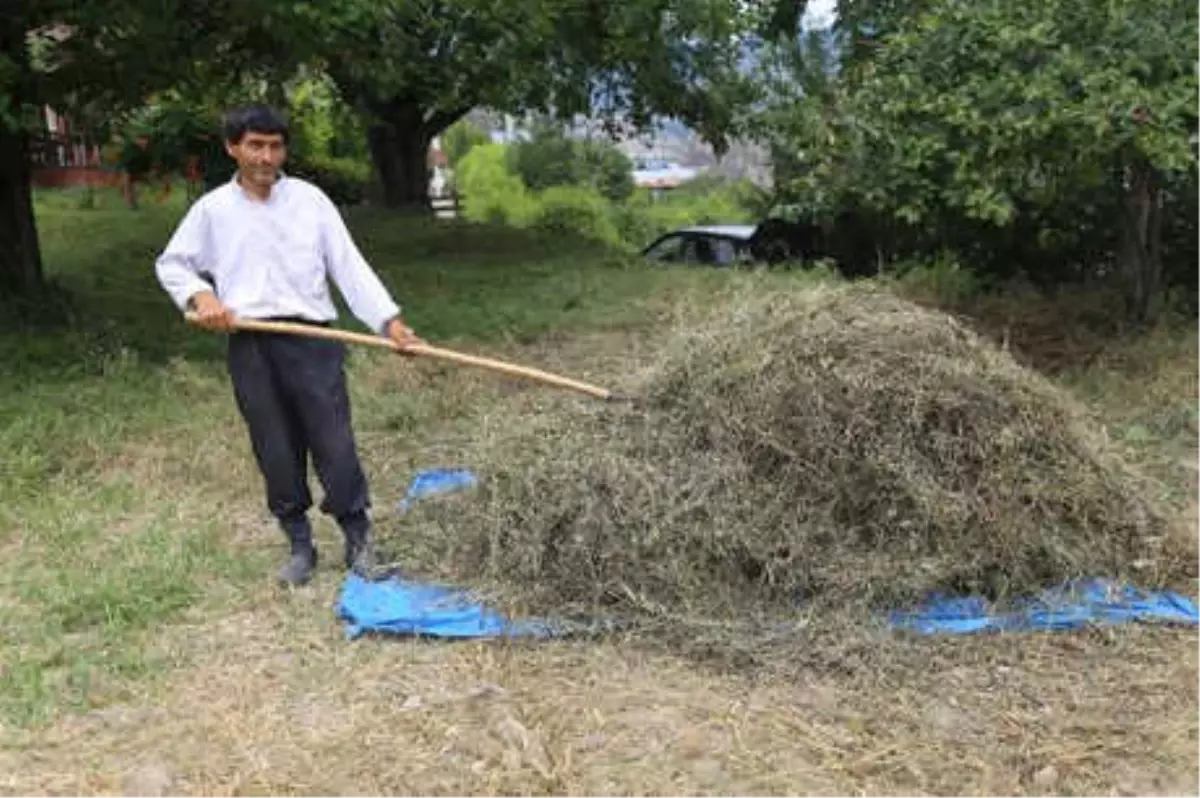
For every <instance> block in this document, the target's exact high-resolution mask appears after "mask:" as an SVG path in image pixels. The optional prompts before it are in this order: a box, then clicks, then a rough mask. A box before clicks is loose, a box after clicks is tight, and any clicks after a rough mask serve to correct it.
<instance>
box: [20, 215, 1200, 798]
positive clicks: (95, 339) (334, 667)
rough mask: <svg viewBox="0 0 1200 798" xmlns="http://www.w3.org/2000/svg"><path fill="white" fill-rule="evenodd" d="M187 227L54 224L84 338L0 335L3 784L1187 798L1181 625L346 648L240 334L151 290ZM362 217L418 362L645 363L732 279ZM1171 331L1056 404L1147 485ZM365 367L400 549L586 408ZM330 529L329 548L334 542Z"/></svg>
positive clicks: (357, 220) (1189, 680) (1191, 703)
mask: <svg viewBox="0 0 1200 798" xmlns="http://www.w3.org/2000/svg"><path fill="white" fill-rule="evenodd" d="M179 213H180V207H179V205H178V204H174V205H168V206H167V207H156V206H154V205H153V204H151V203H150V202H146V204H145V206H144V208H143V209H142V210H140V211H137V212H130V211H128V210H125V209H122V208H119V207H105V208H102V209H100V210H94V211H80V210H77V209H74V208H72V207H70V206H69V205H68V206H63V205H62V204H61V203H60V204H59V205H58V206H57V207H50V204H48V203H47V204H43V205H42V206H41V207H40V208H39V223H40V225H41V229H42V235H43V247H44V249H45V253H46V259H47V264H48V267H49V271H50V273H51V275H52V277H54V278H55V279H56V280H58V281H60V282H61V283H62V284H63V285H64V286H65V287H66V288H67V289H69V291H70V292H71V294H72V297H73V303H74V307H75V308H76V310H77V313H78V318H77V322H76V323H75V324H74V325H73V326H71V327H68V328H56V327H52V326H42V327H39V328H34V327H33V326H32V325H30V326H26V327H23V328H18V329H14V330H10V331H6V332H3V333H0V356H3V357H4V358H5V361H6V364H12V367H11V368H8V369H6V371H5V374H4V376H3V377H0V446H3V447H4V451H5V452H6V454H7V456H6V458H4V460H3V473H2V474H0V522H2V523H3V527H2V529H0V549H3V551H4V553H5V555H6V556H5V557H3V558H0V611H2V612H3V616H4V618H5V619H6V623H5V624H4V626H3V635H4V639H3V648H2V649H0V732H3V744H2V745H0V774H5V775H3V776H0V789H3V790H4V791H5V792H14V791H17V790H20V791H24V792H34V793H38V792H43V793H44V792H63V791H71V792H79V791H83V792H89V791H99V792H115V791H120V790H126V791H128V790H135V791H138V792H155V791H159V790H172V791H173V792H175V793H202V792H228V793H233V792H239V791H240V792H247V791H253V792H263V791H268V790H269V791H271V792H278V793H288V792H300V793H303V792H308V793H311V792H363V791H368V790H369V791H375V792H398V791H408V792H431V793H440V792H447V793H448V792H455V793H487V792H497V791H504V792H528V793H546V792H588V793H600V792H605V793H617V792H638V793H654V792H675V793H683V792H686V793H707V794H719V793H725V794H729V793H738V792H765V793H778V792H792V793H797V792H800V793H803V792H825V791H838V792H850V791H870V792H892V791H903V792H930V791H936V792H953V791H959V792H961V793H974V792H993V793H997V792H998V793H1018V792H1021V793H1028V792H1036V793H1046V792H1089V793H1099V792H1113V791H1117V792H1128V793H1144V792H1169V793H1187V792H1194V791H1195V788H1196V782H1197V761H1196V756H1195V746H1196V737H1197V730H1196V727H1197V719H1196V714H1197V713H1196V705H1197V697H1196V690H1195V685H1196V678H1197V670H1196V668H1197V663H1196V643H1195V634H1194V632H1192V631H1161V632H1159V631H1153V630H1151V631H1142V630H1136V629H1129V630H1115V631H1112V632H1094V633H1086V634H1080V635H1064V636H1060V637H1054V638H1039V637H1030V638H1026V639H1024V640H1022V641H1021V642H1020V643H1019V644H1014V643H1013V641H1010V640H998V641H971V642H957V641H955V642H949V643H942V644H938V645H937V646H936V652H933V650H932V648H931V649H923V648H922V649H920V650H917V649H909V650H907V651H908V653H907V655H905V650H902V649H897V651H896V654H897V657H898V659H897V665H896V667H894V668H893V669H891V670H890V671H888V672H884V673H877V674H867V673H861V672H836V671H833V672H828V673H814V674H812V679H811V680H810V681H809V682H808V683H805V684H786V685H785V684H756V683H752V682H749V681H747V680H744V679H740V678H738V677H732V676H722V675H718V674H713V673H709V672H705V671H700V670H697V669H696V668H694V667H693V666H691V665H688V664H687V663H682V662H679V661H677V660H674V659H672V658H669V657H664V656H658V655H649V654H644V653H640V652H638V651H637V650H630V649H627V648H622V647H621V646H620V645H619V644H617V643H615V642H614V643H606V644H603V645H592V644H570V645H565V646H560V645H557V644H556V645H554V646H550V647H547V648H545V649H542V648H537V647H533V648H530V647H522V646H517V647H513V648H508V647H496V646H490V645H487V644H469V645H467V646H464V647H446V646H439V645H429V644H417V643H400V644H395V645H390V644H386V643H382V644H381V643H377V642H366V643H365V644H363V643H359V644H355V645H349V644H347V643H346V642H345V641H344V640H343V639H342V636H341V630H340V628H339V627H338V626H337V624H336V622H335V620H334V618H333V611H332V606H331V605H332V602H333V600H334V595H335V592H336V589H337V584H338V574H337V573H336V572H335V571H333V570H329V569H323V570H322V571H321V573H320V574H319V576H318V579H317V581H316V583H315V584H314V586H313V587H311V588H309V589H307V590H305V591H300V592H298V593H296V594H295V595H287V594H283V593H280V592H277V591H276V590H274V588H273V585H271V584H270V573H271V571H272V570H273V568H274V567H275V565H276V564H277V561H278V558H279V555H280V554H281V553H282V547H281V542H282V539H281V537H279V535H278V533H277V532H276V531H275V529H274V527H273V525H272V524H271V523H270V521H269V519H268V518H267V516H266V515H265V512H264V511H263V508H262V501H261V497H260V488H259V482H258V475H257V473H256V472H255V470H254V466H253V463H252V461H251V459H250V454H249V446H248V443H247V441H246V438H245V433H244V430H243V429H242V427H241V424H240V421H239V420H238V418H237V415H236V410H235V409H234V407H233V404H232V400H231V397H230V395H229V389H228V385H227V380H226V377H225V375H224V368H223V363H222V361H221V351H222V350H221V343H220V340H219V339H217V338H216V337H215V336H208V335H206V334H203V333H198V332H195V331H192V330H189V329H187V328H185V327H184V326H183V325H182V324H181V322H180V320H179V317H178V314H177V313H176V312H175V311H174V309H173V308H172V307H170V306H169V304H168V303H167V301H166V299H165V296H164V295H162V294H161V292H160V291H159V289H158V287H157V284H156V283H155V282H154V276H153V267H152V264H153V257H154V255H155V254H156V252H157V251H158V249H159V248H160V247H161V246H162V243H163V242H164V241H165V240H166V236H167V235H169V232H170V229H171V226H172V224H173V222H174V220H175V219H177V218H178V215H179ZM350 221H351V227H352V229H353V230H354V232H355V234H356V237H357V238H358V240H359V242H360V244H361V245H362V248H363V250H364V252H365V254H366V255H367V257H368V258H369V259H370V260H371V261H372V263H374V264H375V265H376V266H377V267H378V268H379V270H380V272H381V273H382V274H383V276H384V279H385V281H386V282H387V283H388V284H389V285H391V286H392V287H393V288H394V290H395V291H396V294H397V297H398V299H399V300H400V301H401V303H402V304H404V305H405V307H406V308H407V309H408V311H409V318H410V320H411V321H412V323H413V324H414V326H415V327H417V329H418V330H419V331H420V332H421V333H423V334H424V335H426V336H427V337H429V338H430V339H431V340H433V341H436V342H444V343H452V344H456V345H459V346H462V347H463V348H466V349H469V350H471V351H478V352H491V353H498V354H503V355H506V356H511V357H512V358H513V359H518V360H523V361H525V362H529V363H530V364H532V365H542V366H546V367H548V368H552V369H555V370H560V371H563V372H565V373H568V374H572V375H575V376H579V377H582V378H585V379H590V380H592V381H596V382H601V383H604V382H607V381H608V380H610V379H618V378H620V375H621V374H622V372H623V370H624V369H627V368H630V367H632V366H633V365H636V363H637V362H638V361H639V360H640V359H642V357H643V356H644V355H645V353H646V351H647V349H648V348H650V347H653V346H654V341H653V337H652V333H653V329H654V325H655V323H656V320H657V318H658V316H659V315H660V314H662V313H665V312H667V310H668V308H669V307H670V306H671V304H672V303H673V302H674V301H676V300H678V299H681V298H683V297H684V296H685V295H686V296H689V297H692V298H693V299H694V300H695V301H699V302H703V301H705V299H706V298H707V297H711V296H714V295H716V294H717V293H720V291H719V289H721V288H722V287H724V286H727V285H729V284H730V283H731V282H737V281H738V280H740V279H741V278H740V277H739V276H737V275H731V274H727V273H723V272H718V271H686V270H678V269H674V270H649V269H644V268H640V267H638V266H636V265H634V264H630V263H628V262H626V261H624V260H622V259H620V258H618V257H616V256H615V255H608V254H606V253H603V252H596V251H595V250H594V248H593V247H592V245H586V244H581V243H579V242H574V243H564V242H558V241H550V240H537V239H534V238H530V237H529V236H527V235H526V234H522V233H517V232H514V231H506V230H495V229H484V228H472V227H467V226H444V225H432V224H430V225H426V224H421V223H416V222H413V221H404V222H399V223H397V222H396V221H395V220H393V219H392V218H391V217H389V216H387V215H385V214H383V213H380V212H363V213H355V214H352V215H351V218H350ZM771 279H780V280H791V279H803V278H802V277H797V276H795V275H791V276H786V275H781V276H779V277H777V278H776V277H773V278H771ZM344 324H345V326H348V327H354V328H356V327H357V325H356V323H355V322H354V321H353V320H350V319H348V318H347V319H345V320H344ZM1158 335H1159V336H1160V337H1159V338H1143V339H1139V340H1136V341H1132V340H1131V341H1128V342H1126V343H1123V344H1121V345H1120V346H1116V347H1110V348H1109V349H1108V350H1107V351H1109V352H1110V353H1111V355H1112V356H1111V357H1110V358H1108V359H1107V360H1104V361H1094V362H1092V363H1091V365H1090V366H1088V367H1087V368H1084V369H1078V370H1075V371H1073V372H1070V373H1067V374H1065V375H1063V376H1062V380H1063V381H1064V382H1065V383H1066V384H1067V385H1068V386H1069V387H1071V388H1073V389H1074V390H1076V392H1077V393H1078V395H1080V396H1081V397H1083V398H1084V399H1086V400H1088V401H1089V402H1091V403H1092V406H1093V407H1094V408H1095V409H1096V412H1097V413H1098V414H1099V415H1100V416H1101V417H1102V418H1104V419H1106V420H1107V421H1108V423H1109V424H1111V429H1112V430H1113V432H1112V433H1111V434H1113V435H1120V436H1123V437H1124V438H1125V439H1126V440H1131V441H1132V442H1131V447H1134V448H1136V449H1137V450H1138V451H1137V455H1138V457H1140V458H1143V459H1144V460H1145V462H1147V463H1149V464H1151V465H1153V464H1154V463H1157V462H1160V461H1161V462H1163V463H1166V462H1167V461H1174V462H1177V463H1178V462H1179V461H1181V460H1182V459H1183V458H1186V457H1190V458H1191V461H1192V462H1194V459H1195V437H1196V434H1195V428H1194V427H1195V407H1196V397H1195V385H1196V357H1195V337H1196V334H1195V327H1194V326H1190V327H1187V328H1185V329H1183V330H1182V331H1179V330H1172V331H1163V332H1161V333H1159V334H1158ZM1147 347H1148V348H1149V349H1146V348H1147ZM1147 351H1152V352H1154V353H1156V354H1155V357H1153V358H1150V357H1147V356H1146V352H1147ZM350 369H351V377H350V379H351V391H352V394H353V400H354V404H355V412H356V432H357V433H358V434H359V437H360V440H361V443H362V451H363V456H364V459H365V461H366V464H367V468H368V471H369V473H370V475H371V477H372V489H373V493H374V496H375V501H376V508H377V510H378V513H379V515H380V518H381V520H380V533H381V534H382V535H403V534H404V527H403V524H402V523H401V522H400V521H399V520H397V519H396V518H395V516H394V515H393V514H392V513H391V509H392V507H393V505H394V503H395V501H396V500H398V499H399V497H400V495H401V494H402V492H403V489H404V487H405V486H406V484H407V482H408V480H409V479H410V478H411V476H412V474H413V472H414V471H415V470H416V469H418V468H425V467H432V466H439V465H466V466H470V465H471V458H472V454H473V451H474V441H476V440H478V437H477V436H478V435H480V434H486V430H487V429H488V428H489V427H490V426H496V425H504V424H506V423H510V420H511V418H512V414H514V413H536V412H539V408H540V407H542V406H543V404H544V403H545V402H548V401H552V402H566V401H587V400H573V399H569V398H567V397H564V396H560V395H557V394H548V393H546V392H545V391H544V390H543V389H538V388H535V387H532V386H527V385H521V384H519V383H513V382H511V381H507V380H500V379H497V378H495V377H493V376H489V375H484V374H480V373H477V372H470V371H465V370H461V369H454V368H449V367H444V366H435V365H433V364H423V363H410V362H407V361H403V360H400V359H397V358H389V357H387V356H385V355H382V354H380V353H375V352H356V353H354V355H353V356H352V358H351V365H350ZM1148 386H1149V387H1148ZM1189 413H1190V415H1189ZM1139 425H1140V426H1141V427H1144V428H1145V429H1146V430H1147V431H1148V433H1149V434H1146V435H1140V434H1139V433H1138V432H1136V431H1133V432H1131V430H1136V429H1137V428H1138V426H1139ZM1189 425H1190V426H1189ZM1135 444H1136V446H1135ZM1177 454H1180V455H1181V456H1180V457H1176V455H1177ZM1155 474H1156V475H1157V476H1159V477H1160V479H1162V480H1163V483H1164V485H1165V486H1166V488H1165V489H1166V490H1169V491H1171V492H1172V496H1174V497H1175V498H1176V499H1177V501H1176V503H1177V504H1178V505H1180V506H1181V507H1182V506H1183V505H1184V504H1185V501H1184V500H1185V499H1186V498H1187V497H1192V498H1194V496H1195V489H1194V484H1193V483H1192V482H1190V480H1192V479H1194V474H1193V473H1192V472H1185V471H1184V470H1182V469H1180V468H1164V469H1163V470H1159V471H1155ZM1193 518H1194V516H1193ZM1191 532H1192V533H1194V532H1195V528H1194V521H1193V523H1192V527H1191ZM318 538H319V543H320V544H321V545H322V546H323V547H324V548H325V549H326V550H327V551H329V552H331V553H335V552H336V551H337V548H338V546H339V545H340V542H339V540H338V538H337V534H336V532H335V530H334V529H333V528H332V527H331V526H330V525H329V524H328V523H327V522H326V521H324V519H320V520H319V522H318ZM334 559H336V556H333V557H326V558H325V560H326V562H330V561H332V560H334ZM922 645H924V644H922ZM930 645H932V644H930ZM931 652H932V653H931ZM934 654H936V656H934ZM905 656H907V658H908V659H906V658H905ZM922 658H925V660H926V662H927V665H929V667H928V668H926V669H925V670H924V672H922V670H921V669H918V668H906V667H904V662H908V661H910V660H911V661H916V660H921V659H922ZM1118 686H1119V688H1118ZM1131 740H1136V741H1138V743H1137V744H1136V745H1131V744H1130V741H1131ZM398 741H399V742H398ZM397 751H401V752H402V753H400V754H398V753H397ZM647 752H649V753H650V757H651V758H650V760H647V761H652V762H653V765H652V766H646V765H644V764H643V765H641V766H639V765H638V762H640V761H643V760H644V759H645V755H646V754H647Z"/></svg>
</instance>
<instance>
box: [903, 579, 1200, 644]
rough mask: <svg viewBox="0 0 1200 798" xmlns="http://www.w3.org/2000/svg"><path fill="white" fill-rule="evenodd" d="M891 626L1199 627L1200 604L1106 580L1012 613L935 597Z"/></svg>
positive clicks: (950, 630) (922, 630)
mask: <svg viewBox="0 0 1200 798" xmlns="http://www.w3.org/2000/svg"><path fill="white" fill-rule="evenodd" d="M888 620H889V622H890V623H891V625H892V626H894V627H897V628H900V629H906V630H910V631H914V632H917V633H919V634H974V633H976V632H999V631H1004V632H1013V631H1034V630H1046V631H1051V630H1056V629H1075V628H1078V627H1081V626H1086V625H1088V624H1096V623H1102V624H1119V623H1126V622H1128V621H1158V622H1162V623H1181V624H1186V625H1189V626H1195V625H1197V623H1200V615H1198V614H1197V609H1196V605H1195V603H1193V602H1192V601H1190V600H1189V599H1187V598H1186V597H1184V596H1181V595H1179V594H1178V593H1173V592H1158V593H1153V592H1147V591H1142V590H1138V589H1136V588H1133V587H1129V586H1127V585H1119V584H1116V583H1114V582H1109V581H1106V580H1103V579H1091V580H1086V581H1080V582H1075V583H1069V584H1066V585H1063V586H1061V587H1057V588H1052V589H1050V590H1046V591H1044V592H1043V593H1042V594H1041V595H1040V596H1038V597H1036V598H1034V599H1031V600H1028V601H1025V602H1023V603H1022V604H1021V605H1019V606H1017V607H1016V608H1014V609H1013V610H1011V611H1009V612H999V613H998V612H993V611H992V610H991V609H990V608H989V607H988V605H987V602H986V601H984V600H983V599H982V598H979V597H975V596H968V597H965V598H958V597H952V596H933V597H931V598H930V599H929V600H928V601H927V602H926V603H925V604H924V605H923V606H921V607H918V608H916V609H914V610H911V611H906V612H893V613H890V615H889V617H888Z"/></svg>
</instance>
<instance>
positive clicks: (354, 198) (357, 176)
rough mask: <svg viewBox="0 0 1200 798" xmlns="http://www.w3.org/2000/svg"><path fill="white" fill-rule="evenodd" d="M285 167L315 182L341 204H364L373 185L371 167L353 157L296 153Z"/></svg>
mask: <svg viewBox="0 0 1200 798" xmlns="http://www.w3.org/2000/svg"><path fill="white" fill-rule="evenodd" d="M284 169H285V171H286V172H288V174H291V175H293V176H295V177H300V178H304V179H305V180H307V181H309V182H310V183H313V184H315V185H316V186H317V187H319V188H320V189H321V190H322V191H324V192H325V193H326V194H327V195H329V198H330V199H331V200H333V202H335V203H336V204H338V205H357V204H359V203H361V202H362V201H363V200H365V199H366V196H367V191H368V189H369V187H370V185H371V167H370V166H369V165H368V164H366V163H364V162H362V161H360V160H357V159H354V158H334V157H332V156H328V155H315V156H308V157H304V156H293V157H290V158H289V159H288V162H287V164H286V165H285V166H284Z"/></svg>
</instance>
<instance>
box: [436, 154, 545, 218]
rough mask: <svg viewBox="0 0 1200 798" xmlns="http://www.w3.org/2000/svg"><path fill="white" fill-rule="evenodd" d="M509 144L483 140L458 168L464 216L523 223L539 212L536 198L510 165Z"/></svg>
mask: <svg viewBox="0 0 1200 798" xmlns="http://www.w3.org/2000/svg"><path fill="white" fill-rule="evenodd" d="M507 149H508V148H507V147H505V146H504V145H502V144H480V145H478V146H475V147H472V148H471V151H470V152H468V153H467V154H466V155H465V156H463V159H462V161H460V162H459V165H458V168H457V169H456V170H455V171H456V175H455V183H456V185H457V186H458V190H459V191H460V192H461V193H462V213H463V217H464V218H466V219H468V220H469V221H472V222H486V223H490V224H509V225H513V226H514V227H523V226H525V225H527V224H529V223H530V222H531V221H532V220H533V219H534V218H535V217H536V216H537V210H538V208H537V201H536V200H535V199H534V198H533V197H531V196H530V195H529V192H528V191H527V190H526V189H525V186H524V185H523V184H522V183H521V179H520V178H519V177H517V176H516V175H514V174H513V173H512V172H511V171H509V168H508V154H507Z"/></svg>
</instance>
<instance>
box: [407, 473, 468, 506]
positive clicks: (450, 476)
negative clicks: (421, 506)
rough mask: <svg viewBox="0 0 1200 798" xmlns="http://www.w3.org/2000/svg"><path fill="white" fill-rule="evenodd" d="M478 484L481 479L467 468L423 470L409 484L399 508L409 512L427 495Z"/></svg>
mask: <svg viewBox="0 0 1200 798" xmlns="http://www.w3.org/2000/svg"><path fill="white" fill-rule="evenodd" d="M477 484H479V480H478V479H476V478H475V475H474V474H472V473H471V472H470V471H468V470H467V469H465V468H432V469H428V470H426V471H421V472H420V473H418V474H417V476H416V477H415V478H414V479H413V481H412V483H411V484H410V485H409V486H408V492H407V493H405V495H404V498H403V499H401V500H400V504H399V506H398V507H397V509H398V510H399V511H400V512H402V513H404V512H408V510H409V509H410V508H411V507H412V505H413V503H414V502H416V501H418V500H420V499H423V498H425V497H426V496H432V495H433V494H435V493H446V492H448V491H456V490H464V489H466V488H473V487H475V486H476V485H477Z"/></svg>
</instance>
